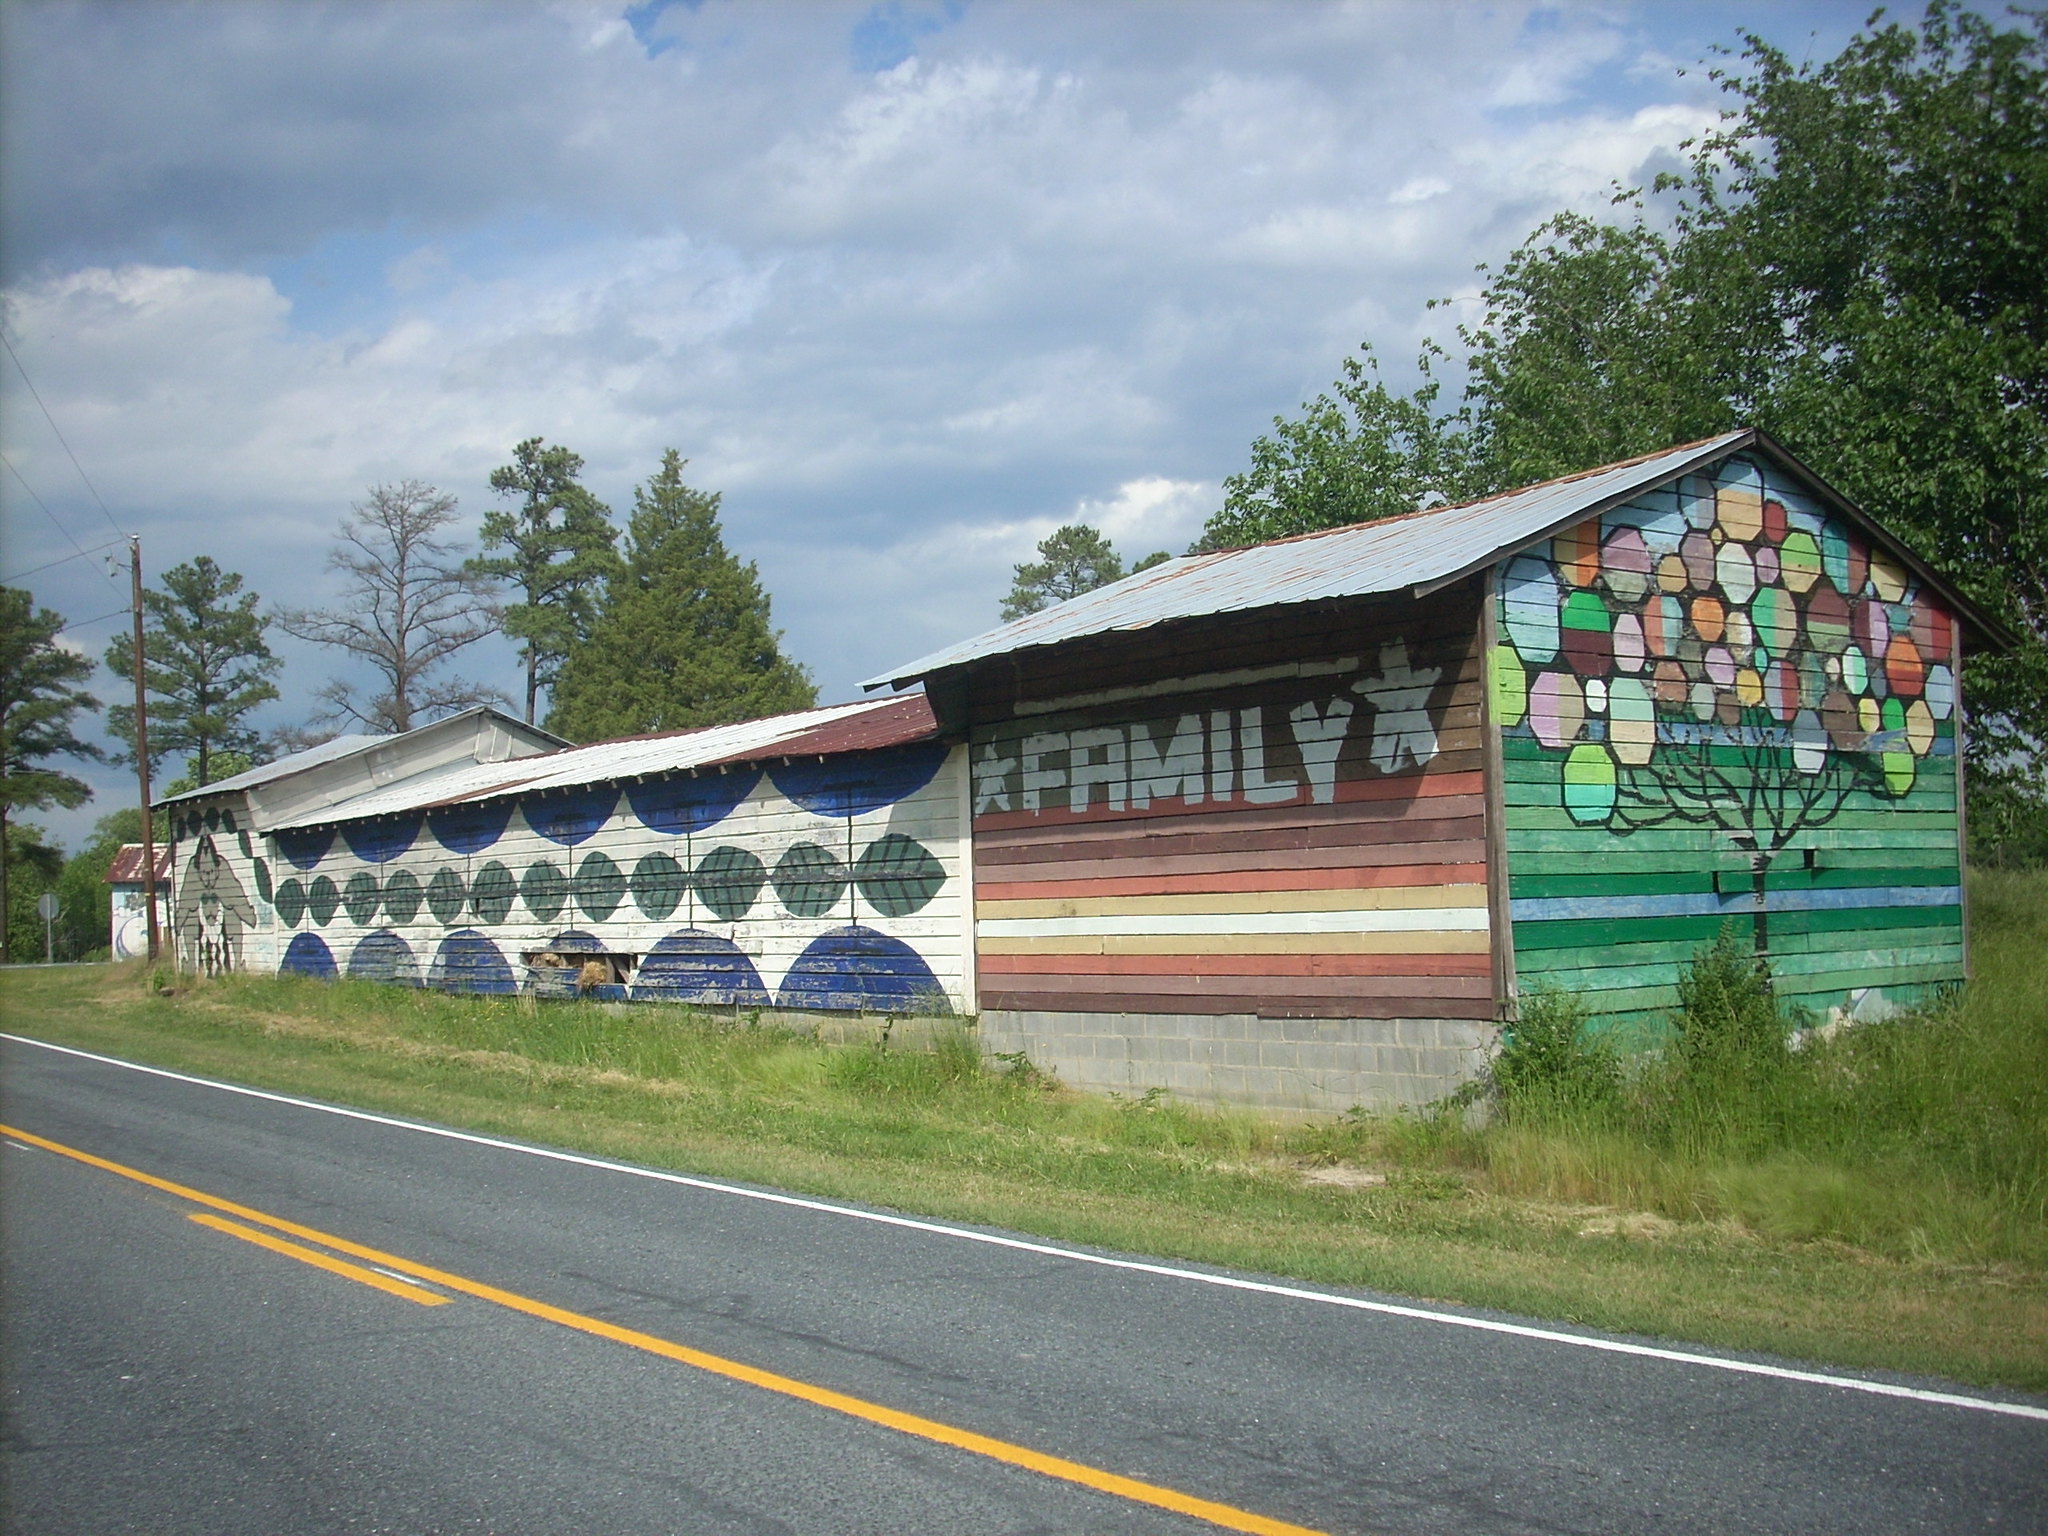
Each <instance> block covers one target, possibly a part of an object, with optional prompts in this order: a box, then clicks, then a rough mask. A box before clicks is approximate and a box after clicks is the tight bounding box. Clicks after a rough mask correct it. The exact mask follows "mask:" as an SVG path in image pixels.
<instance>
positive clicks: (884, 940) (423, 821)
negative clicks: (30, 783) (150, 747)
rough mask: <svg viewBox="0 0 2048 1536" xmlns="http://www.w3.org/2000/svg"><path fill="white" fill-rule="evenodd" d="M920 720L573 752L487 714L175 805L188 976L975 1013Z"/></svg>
mask: <svg viewBox="0 0 2048 1536" xmlns="http://www.w3.org/2000/svg"><path fill="white" fill-rule="evenodd" d="M965 762H966V756H965V753H964V751H962V750H959V749H956V748H950V747H948V746H947V745H946V744H944V743H942V742H940V741H939V740H938V739H937V732H936V729H935V726H934V722H933V720H932V717H931V713H930V710H929V709H928V708H927V707H926V705H925V702H924V700H923V697H922V696H921V695H909V696H906V697H902V698H894V699H884V700H879V701H877V700H870V701H866V702H862V703H856V704H848V705H839V706H837V707H834V708H828V709H818V710H809V711H805V712H802V713H799V714H793V715H783V716H779V717H776V718H774V719H771V720H756V721H750V722H747V723H745V724H742V725H733V726H721V727H716V728H712V729H708V730H699V731H687V732H680V733H674V734H668V735H661V736H651V737H645V738H637V739H632V740H626V741H615V742H605V743H601V744H598V745H595V746H587V747H570V746H568V745H567V744H566V743H563V742H561V741H559V740H558V739H556V738H554V737H551V736H548V735H547V734H546V733H545V732H541V731H537V730H535V729H534V728H533V727H531V726H526V725H523V724H521V723H519V722H518V721H516V720H512V719H510V718H509V717H507V716H505V715H502V714H500V713H499V712H497V711H496V710H490V709H481V710H472V711H468V712H466V713H464V714H462V715H457V716H453V717H450V718H449V719H447V720H443V721H439V722H437V723H435V724H434V725H431V726H427V727H423V728H421V729H420V730H415V731H411V732H407V733H406V734H404V735H402V736H396V737H390V738H349V739H345V740H344V741H342V742H338V743H330V744H329V745H328V746H327V747H324V748H319V749H316V750H315V751H314V752H312V753H302V754H300V755H299V756H297V757H295V758H287V759H285V760H283V761H282V762H279V763H274V764H270V765H268V766H267V767H265V768H259V769H256V770H254V771H253V772H252V773H249V774H244V775H242V776H240V777H239V778H236V779H229V780H224V781H222V782H221V783H218V784H214V785H210V786H208V787H207V788H206V789H204V790H201V791H197V792H195V793H193V794H189V795H184V796H180V797H178V798H176V799H174V800H171V801H169V802H166V803H167V805H168V807H169V810H170V813H171V816H172V833H173V839H174V846H173V862H174V868H175V871H176V882H177V883H176V889H175V893H174V896H173V899H172V913H173V917H172V924H173V929H174V932H175V935H176V941H177V944H178V949H179V953H180V956H181V959H182V962H183V963H184V964H186V965H188V966H191V967H193V968H195V969H202V970H209V971H212V970H278V971H285V972H296V973H300V974H304V975H309V976H318V977H336V976H346V977H351V978H370V979H375V980H380V981H387V982H395V983H400V984H404V985H412V986H419V985H428V986H435V987H443V988H447V989H451V990H456V991H470V992H486V993H508V992H513V991H518V990H533V991H538V992H541V993H554V994H559V995H572V994H581V995H585V996H595V997H599V998H613V999H660V1000H667V1001H682V1002H695V1003H704V1004H714V1005H721V1006H731V1007H737V1008H742V1009H822V1010H831V1011H841V1012H850V1011H860V1012H888V1013H947V1012H958V1011H964V1010H966V1009H968V1008H971V1006H972V1000H973V995H974V985H975V983H974V950H973V938H972V931H971V928H970V922H971V910H970V905H969V901H968V897H967V892H968V890H969V889H970V884H971V875H970V872H969V862H968V861H969V850H968V849H967V847H966V844H965V840H964V839H963V838H962V837H961V836H960V827H961V825H962V803H963V799H964V796H965V793H966V768H965Z"/></svg>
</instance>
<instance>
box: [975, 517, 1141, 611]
mask: <svg viewBox="0 0 2048 1536" xmlns="http://www.w3.org/2000/svg"><path fill="white" fill-rule="evenodd" d="M1123 577H1124V561H1123V556H1121V555H1119V554H1118V553H1117V552H1116V549H1115V547H1114V546H1113V545H1111V543H1110V542H1109V540H1108V539H1106V538H1104V537H1103V536H1102V534H1101V532H1100V531H1099V530H1097V529H1094V528H1091V527H1089V526H1088V525H1087V524H1086V523H1068V524H1067V525H1066V526H1064V527H1061V528H1055V529H1054V530H1053V531H1052V532H1051V533H1049V534H1047V535H1046V536H1045V537H1044V538H1042V539H1040V540H1039V541H1038V558H1037V559H1036V560H1027V561H1025V562H1024V563H1023V564H1021V565H1019V566H1018V567H1017V568H1016V575H1015V579H1014V580H1013V581H1012V582H1011V583H1010V595H1009V596H1008V597H1006V598H1004V599H1003V621H1004V622H1005V623H1008V622H1009V621H1010V620H1011V619H1021V618H1023V617H1024V615H1025V614H1027V613H1037V612H1038V611H1039V610H1040V609H1041V608H1049V607H1051V606H1052V605H1053V604H1054V603H1063V602H1065V601H1066V600H1067V599H1068V598H1070V597H1079V596H1080V595H1081V594H1082V593H1083V592H1093V591H1094V590H1095V589H1096V588H1097V587H1106V586H1108V585H1109V584H1110V583H1111V582H1112V581H1121V580H1123Z"/></svg>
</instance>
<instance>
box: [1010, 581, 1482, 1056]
mask: <svg viewBox="0 0 2048 1536" xmlns="http://www.w3.org/2000/svg"><path fill="white" fill-rule="evenodd" d="M1449 606H1450V607H1456V606H1458V605H1456V604H1451V605H1449ZM1477 612H1478V609H1477V605H1476V602H1467V603H1465V604H1464V605H1462V611H1461V612H1456V613H1451V612H1449V611H1448V608H1447V612H1446V622H1445V623H1444V624H1442V625H1439V626H1438V627H1437V628H1435V629H1434V630H1412V631H1411V630H1408V629H1402V628H1396V627H1393V626H1391V625H1387V624H1381V623H1372V624H1369V625H1367V624H1360V623H1358V622H1356V621H1352V622H1351V623H1349V624H1347V625H1346V626H1345V629H1346V630H1348V631H1349V632H1348V633H1346V632H1342V631H1340V632H1336V633H1332V632H1331V629H1330V625H1329V621H1328V620H1327V618H1318V617H1309V618H1305V619H1300V620H1292V619H1290V620H1288V621H1285V622H1286V623H1288V624H1290V625H1293V626H1295V627H1292V628H1288V629H1286V630H1284V631H1283V632H1280V633H1276V634H1273V635H1269V636H1266V637H1264V638H1263V639H1262V640H1261V642H1260V646H1261V649H1262V650H1264V651H1265V653H1266V654H1267V655H1269V656H1272V657H1275V658H1279V657H1286V658H1289V659H1286V660H1273V661H1270V662H1265V663H1263V664H1254V665H1250V666H1239V667H1235V668H1231V669H1229V670H1222V671H1216V672H1208V671H1201V670H1196V669H1194V668H1191V669H1190V671H1191V673H1192V675H1188V676H1183V677H1178V678H1172V677H1169V678H1165V679H1160V678H1156V677H1154V678H1147V679H1144V680H1142V681H1138V682H1134V683H1132V684H1131V685H1130V686H1129V687H1123V688H1116V687H1112V688H1109V689H1107V690H1104V691H1102V692H1099V693H1096V694H1092V695H1090V694H1081V695H1069V696H1066V697H1062V698H1058V699H1051V700H1040V701H1036V702H1034V703H1033V704H1032V705H1031V706H1030V712H1029V713H1024V714H1020V715H1018V716H1016V717H1013V718H1009V719H1006V720H1003V721H1001V722H1000V723H994V724H991V725H989V726H987V727H983V728H979V729H977V730H976V732H975V735H974V743H973V746H974V823H973V825H974V840H975V869H976V893H975V894H976V914H977V931H978V933H979V936H980V972H981V1000H982V1006H983V1007H984V1008H987V1009H995V1010H1001V1011H1006V1012H1042V1013H1050V1012H1073V1011H1079V1012H1092V1013H1152V1014H1161V1013H1169V1014H1170V1013H1185V1014H1219V1013H1230V1014H1247V1015H1263V1016H1267V1017H1291V1018H1336V1019H1356V1018H1413V1017H1427V1018H1444V1017H1454V1018H1455V1017H1465V1018H1485V1017H1489V1016H1490V1014H1491V1011H1492V991H1491V982H1490V980H1489V942H1488V927H1489V920H1488V908H1487V895H1486V884H1485V879H1486V875H1485V851H1484V825H1483V817H1484V805H1483V799H1484V783H1483V777H1482V763H1481V754H1480V751H1479V741H1480V738H1479V730H1478V713H1479V669H1478V658H1477V656H1476V655H1475V654H1474V651H1473V647H1472V643H1471V626H1472V623H1473V620H1474V619H1475V618H1476V615H1477Z"/></svg>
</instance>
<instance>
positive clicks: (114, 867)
mask: <svg viewBox="0 0 2048 1536" xmlns="http://www.w3.org/2000/svg"><path fill="white" fill-rule="evenodd" d="M156 877H157V879H158V880H159V881H164V880H168V879H170V878H171V845H170V843H169V841H168V840H166V841H164V842H161V843H158V844H157V845H156ZM141 883H142V844H140V843H123V844H122V845H121V851H120V852H119V853H117V854H115V855H114V862H113V863H112V864H110V865H109V866H107V884H109V885H130V884H133V885H140V884H141Z"/></svg>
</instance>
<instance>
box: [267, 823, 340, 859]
mask: <svg viewBox="0 0 2048 1536" xmlns="http://www.w3.org/2000/svg"><path fill="white" fill-rule="evenodd" d="M270 835H271V837H272V838H273V839H275V840H276V843H277V851H278V852H279V853H281V854H283V855H284V856H285V858H286V859H288V860H289V861H290V862H291V866H292V868H294V869H311V868H312V867H313V866H314V865H315V864H318V863H319V862H320V860H321V859H322V858H324V857H325V856H326V853H327V850H328V849H329V848H330V847H332V846H333V845H334V828H332V827H305V828H288V829H286V830H285V831H282V832H273V833H271V834H270Z"/></svg>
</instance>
